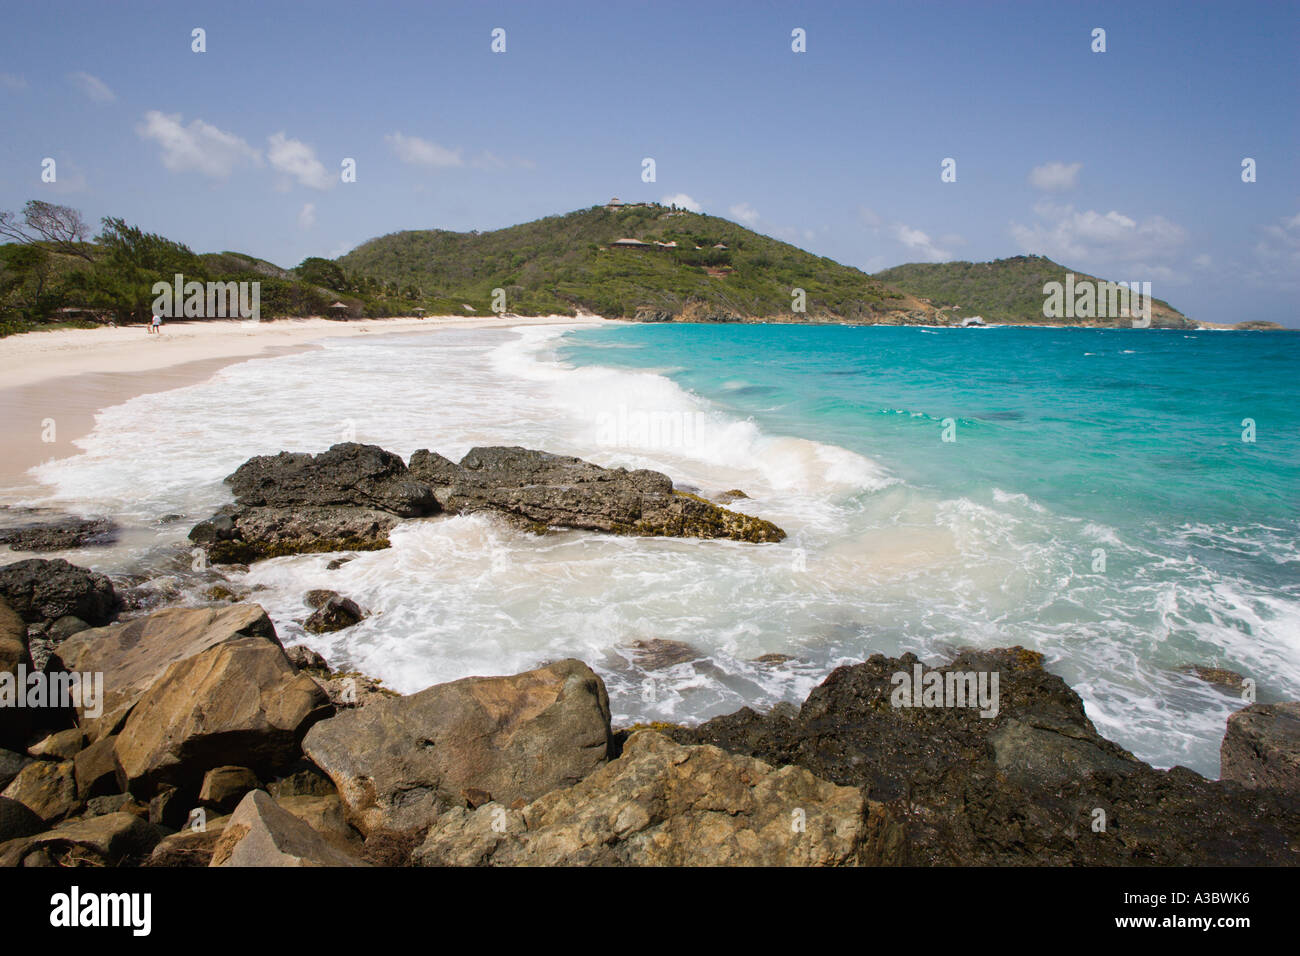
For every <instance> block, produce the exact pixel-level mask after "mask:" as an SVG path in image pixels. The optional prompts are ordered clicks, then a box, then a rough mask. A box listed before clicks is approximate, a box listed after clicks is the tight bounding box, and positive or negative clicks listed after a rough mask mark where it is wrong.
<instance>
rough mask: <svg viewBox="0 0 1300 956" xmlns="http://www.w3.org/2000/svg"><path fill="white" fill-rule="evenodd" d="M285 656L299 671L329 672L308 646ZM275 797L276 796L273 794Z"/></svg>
mask: <svg viewBox="0 0 1300 956" xmlns="http://www.w3.org/2000/svg"><path fill="white" fill-rule="evenodd" d="M284 653H285V656H286V657H288V658H289V663H291V664H292V665H293V666H294V667H296V668H298V669H299V670H319V671H327V672H328V671H329V664H328V663H327V662H326V660H325V658H323V657H321V656H320V655H319V654H317V653H316V652H315V651H313V650H312V649H311V648H310V647H308V646H307V645H306V644H294V645H293V646H292V647H286V648H285V649H284ZM272 796H274V794H272Z"/></svg>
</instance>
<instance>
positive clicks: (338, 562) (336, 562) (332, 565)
mask: <svg viewBox="0 0 1300 956" xmlns="http://www.w3.org/2000/svg"><path fill="white" fill-rule="evenodd" d="M353 560H355V559H354V558H334V559H333V560H332V561H330V562H329V563H328V564H327V565H325V570H326V571H337V570H338V569H339V568H341V567H343V565H345V564H347V563H348V562H349V561H353Z"/></svg>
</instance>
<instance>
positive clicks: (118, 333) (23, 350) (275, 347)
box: [0, 315, 603, 498]
mask: <svg viewBox="0 0 1300 956" xmlns="http://www.w3.org/2000/svg"><path fill="white" fill-rule="evenodd" d="M598 321H603V320H600V319H596V318H592V317H589V316H577V317H574V316H562V315H557V316H536V317H523V316H507V317H496V316H491V317H487V316H429V317H426V318H423V319H419V318H414V317H400V318H389V319H357V320H352V321H347V322H341V321H337V320H333V319H319V318H318V319H277V320H275V321H273V322H258V323H253V322H245V321H241V320H237V319H229V320H227V319H205V320H201V321H190V322H184V321H173V322H169V323H168V324H167V325H165V326H164V327H163V331H162V333H161V334H160V335H156V336H155V335H151V334H149V332H148V331H147V327H146V326H144V325H130V326H117V327H105V328H95V329H57V330H51V331H38V332H25V333H22V334H20V335H13V336H8V337H6V338H2V339H0V369H3V370H4V373H3V379H0V449H2V450H3V452H4V454H3V455H2V456H0V493H2V494H3V495H4V497H6V498H14V497H19V498H22V497H28V496H39V495H40V494H41V492H42V487H43V486H42V485H41V484H40V483H39V482H37V481H36V480H35V479H34V478H33V477H31V476H30V475H29V474H28V471H30V470H31V469H32V468H34V467H36V466H37V465H40V464H43V463H44V462H46V461H50V460H52V459H58V458H66V457H68V456H70V455H75V454H77V453H78V452H79V451H80V449H79V448H78V447H77V445H76V442H77V441H78V440H79V439H81V438H84V437H85V436H86V435H88V434H89V433H90V432H91V430H92V429H93V428H94V425H95V416H96V414H98V413H99V412H100V411H102V410H103V409H105V408H110V407H112V406H114V405H120V404H121V403H123V402H126V401H129V400H130V399H132V398H135V397H137V396H140V395H148V394H152V393H155V392H164V391H170V390H172V389H176V388H184V387H186V386H189V385H197V384H199V383H201V382H205V381H207V380H208V379H209V378H211V377H212V376H213V375H215V374H216V373H217V372H219V371H221V370H222V369H223V368H226V367H228V366H230V365H235V364H238V363H240V362H246V361H250V360H253V359H259V358H275V357H278V356H283V355H292V354H294V353H297V352H304V351H308V350H311V349H314V348H319V346H318V345H317V344H316V343H318V342H320V341H321V340H323V339H337V338H353V337H356V336H359V335H371V334H373V335H393V334H411V333H415V332H421V331H439V330H445V329H477V328H493V329H509V328H515V327H519V326H530V325H554V324H573V323H583V322H591V323H595V322H598ZM160 424H161V423H160Z"/></svg>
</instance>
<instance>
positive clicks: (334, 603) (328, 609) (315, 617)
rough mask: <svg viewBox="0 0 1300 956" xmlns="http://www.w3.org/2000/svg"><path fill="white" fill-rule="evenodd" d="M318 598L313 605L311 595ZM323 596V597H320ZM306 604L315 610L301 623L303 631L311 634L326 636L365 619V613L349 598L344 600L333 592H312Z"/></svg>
mask: <svg viewBox="0 0 1300 956" xmlns="http://www.w3.org/2000/svg"><path fill="white" fill-rule="evenodd" d="M313 594H314V595H317V596H318V597H319V603H313V602H312V600H311V595H313ZM322 595H323V596H322ZM308 604H309V605H310V606H312V607H314V608H316V610H315V611H314V612H313V613H312V614H311V616H310V617H308V618H307V620H305V621H303V624H302V626H303V629H304V630H306V631H308V632H309V633H312V634H328V633H331V632H333V631H341V630H343V629H344V628H345V627H351V626H352V625H354V624H359V623H361V621H363V620H364V619H365V616H366V614H365V612H364V611H362V610H361V608H360V607H359V606H358V605H357V602H356V601H353V600H352V599H351V598H345V597H343V596H342V595H341V594H336V593H335V592H333V591H325V592H320V591H313V592H311V593H310V594H309V595H308Z"/></svg>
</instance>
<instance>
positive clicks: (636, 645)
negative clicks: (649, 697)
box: [630, 637, 704, 671]
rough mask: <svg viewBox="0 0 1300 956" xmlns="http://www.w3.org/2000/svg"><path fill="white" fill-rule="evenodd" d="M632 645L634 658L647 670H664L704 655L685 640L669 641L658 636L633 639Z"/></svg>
mask: <svg viewBox="0 0 1300 956" xmlns="http://www.w3.org/2000/svg"><path fill="white" fill-rule="evenodd" d="M630 646H631V648H632V660H633V661H634V662H635V663H636V664H637V665H638V666H639V667H641V669H642V670H647V671H657V670H664V669H665V668H668V667H675V666H676V665H678V664H685V663H686V662H687V661H694V660H699V659H700V658H701V657H703V656H704V655H703V654H701V653H700V652H699V651H697V650H696V649H695V648H693V647H691V645H689V644H686V643H684V642H683V641H668V640H663V639H661V638H657V637H655V638H651V639H650V640H648V641H633V642H632V644H631V645H630Z"/></svg>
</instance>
